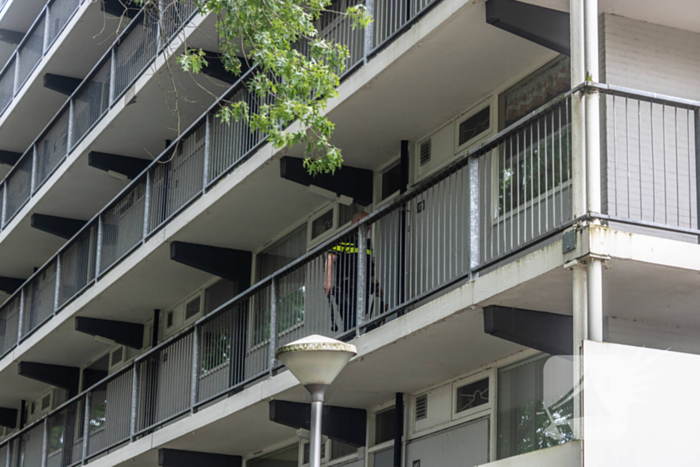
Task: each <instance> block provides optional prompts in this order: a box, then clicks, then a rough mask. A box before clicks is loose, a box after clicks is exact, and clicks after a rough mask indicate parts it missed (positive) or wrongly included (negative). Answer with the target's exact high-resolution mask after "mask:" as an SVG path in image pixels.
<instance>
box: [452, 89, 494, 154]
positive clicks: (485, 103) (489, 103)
mask: <svg viewBox="0 0 700 467" xmlns="http://www.w3.org/2000/svg"><path fill="white" fill-rule="evenodd" d="M498 96H499V94H492V95H490V96H489V97H487V98H486V99H484V100H482V101H480V102H479V103H478V104H475V105H474V106H472V107H471V108H470V109H469V110H467V111H466V112H464V113H462V114H461V115H460V116H459V117H457V118H456V119H455V128H454V130H455V143H454V144H455V154H460V153H462V152H463V151H465V150H466V149H471V148H473V147H475V146H477V145H478V144H480V143H483V142H484V141H485V140H486V139H487V138H489V137H490V136H493V135H494V134H495V133H496V132H495V129H496V128H498ZM486 107H489V127H488V129H486V130H484V131H482V132H481V133H479V134H478V135H476V136H475V137H474V138H472V139H470V140H469V141H467V142H466V143H464V144H462V145H461V146H460V145H459V125H460V124H461V123H462V122H464V121H465V120H468V119H469V118H471V117H473V116H474V115H476V114H477V113H479V112H481V111H482V110H484V109H485V108H486Z"/></svg>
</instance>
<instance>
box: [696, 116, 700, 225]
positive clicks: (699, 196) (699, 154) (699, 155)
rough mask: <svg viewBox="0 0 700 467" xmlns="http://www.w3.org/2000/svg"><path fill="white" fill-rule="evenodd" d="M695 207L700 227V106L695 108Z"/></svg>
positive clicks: (697, 223) (697, 222)
mask: <svg viewBox="0 0 700 467" xmlns="http://www.w3.org/2000/svg"><path fill="white" fill-rule="evenodd" d="M695 209H696V215H697V219H695V222H696V227H700V108H698V109H695Z"/></svg>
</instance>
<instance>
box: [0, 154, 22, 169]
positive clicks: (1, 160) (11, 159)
mask: <svg viewBox="0 0 700 467" xmlns="http://www.w3.org/2000/svg"><path fill="white" fill-rule="evenodd" d="M20 157H22V153H19V152H12V151H0V164H4V165H10V166H14V165H15V164H16V163H17V161H19V158H20Z"/></svg>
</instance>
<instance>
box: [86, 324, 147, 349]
mask: <svg viewBox="0 0 700 467" xmlns="http://www.w3.org/2000/svg"><path fill="white" fill-rule="evenodd" d="M75 330H76V331H78V332H83V333H85V334H89V335H91V336H100V337H104V338H105V339H110V340H113V341H114V342H115V343H117V344H120V345H125V346H127V347H131V348H133V349H137V350H139V349H141V348H142V347H143V331H144V327H143V324H138V323H126V322H124V321H112V320H107V319H98V318H86V317H83V316H78V317H76V318H75Z"/></svg>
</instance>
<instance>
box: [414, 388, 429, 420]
mask: <svg viewBox="0 0 700 467" xmlns="http://www.w3.org/2000/svg"><path fill="white" fill-rule="evenodd" d="M426 418H428V395H427V394H423V395H422V396H418V397H416V421H419V420H425V419H426Z"/></svg>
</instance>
